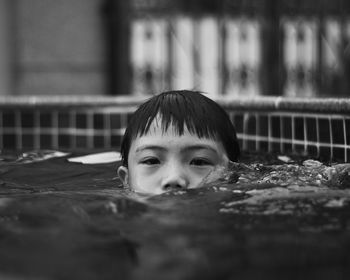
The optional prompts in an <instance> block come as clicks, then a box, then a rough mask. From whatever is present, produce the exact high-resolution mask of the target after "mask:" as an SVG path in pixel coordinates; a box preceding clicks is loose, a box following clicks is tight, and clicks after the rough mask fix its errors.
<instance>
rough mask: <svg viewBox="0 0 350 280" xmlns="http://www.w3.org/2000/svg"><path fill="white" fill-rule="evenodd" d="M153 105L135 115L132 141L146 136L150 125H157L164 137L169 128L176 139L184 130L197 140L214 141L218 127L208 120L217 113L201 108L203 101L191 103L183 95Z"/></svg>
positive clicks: (192, 101)
mask: <svg viewBox="0 0 350 280" xmlns="http://www.w3.org/2000/svg"><path fill="white" fill-rule="evenodd" d="M188 95H189V94H188ZM162 97H165V96H162ZM154 101H156V102H149V103H148V102H147V103H146V104H144V106H142V107H140V111H139V112H138V114H135V118H134V119H132V120H131V121H130V127H131V128H133V129H132V130H131V131H130V133H131V135H130V136H131V138H132V139H135V138H136V137H140V136H143V135H146V134H148V133H149V132H150V128H151V126H152V124H156V125H158V126H159V127H160V128H161V130H162V132H163V133H165V132H167V131H168V129H169V127H170V128H171V129H172V130H173V131H174V133H175V135H179V136H181V135H183V134H184V132H185V131H186V129H187V130H188V132H189V133H191V134H193V135H197V136H198V137H199V138H216V136H217V135H216V133H215V126H216V125H217V123H216V121H215V120H214V119H213V117H209V116H215V115H216V113H215V112H208V108H206V107H207V106H205V104H201V103H203V101H202V102H194V101H195V100H193V96H192V98H190V97H189V96H186V95H185V96H182V98H181V96H178V95H176V96H171V95H170V96H166V97H165V98H159V100H154Z"/></svg>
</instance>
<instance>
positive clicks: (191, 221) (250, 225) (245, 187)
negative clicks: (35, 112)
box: [0, 153, 350, 280]
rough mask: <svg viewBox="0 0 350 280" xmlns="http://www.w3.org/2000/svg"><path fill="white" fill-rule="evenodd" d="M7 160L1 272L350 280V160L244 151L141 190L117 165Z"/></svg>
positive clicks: (13, 275) (1, 202)
mask: <svg viewBox="0 0 350 280" xmlns="http://www.w3.org/2000/svg"><path fill="white" fill-rule="evenodd" d="M38 157H39V158H40V153H39V155H38ZM1 159H2V160H1V161H0V279H84V280H85V279H174V280H175V279H253V278H254V279H349V278H348V277H349V275H350V266H349V264H350V258H349V255H348V250H349V246H350V184H349V182H350V180H349V173H348V170H350V167H349V166H348V165H340V164H339V165H328V164H322V163H320V162H317V161H314V160H306V161H305V158H301V157H299V158H292V159H291V161H290V162H288V163H285V162H283V161H281V160H278V158H277V156H276V155H272V154H269V155H262V154H260V155H246V156H245V157H244V158H243V160H242V162H241V163H236V164H232V166H230V170H227V171H226V173H225V174H223V176H222V178H221V179H219V180H217V181H215V182H211V183H210V184H207V185H206V186H204V187H203V188H201V189H197V190H187V191H176V192H171V193H166V194H163V195H158V196H153V197H144V196H139V195H137V194H135V193H133V192H130V191H129V190H125V189H123V188H122V187H121V183H120V181H119V179H118V178H117V177H116V167H117V165H118V164H116V163H108V164H93V165H84V164H78V163H71V162H68V161H67V159H66V157H60V158H52V159H46V160H42V161H40V160H37V158H36V157H35V156H34V157H32V158H31V159H29V160H28V159H27V160H23V158H19V157H17V155H15V154H12V155H11V154H8V155H3V156H2V158H1ZM19 159H20V160H19Z"/></svg>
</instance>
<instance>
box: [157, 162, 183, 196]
mask: <svg viewBox="0 0 350 280" xmlns="http://www.w3.org/2000/svg"><path fill="white" fill-rule="evenodd" d="M165 172H166V174H164V177H163V181H162V188H163V189H164V190H172V189H173V190H176V189H186V188H187V187H188V180H187V177H186V174H185V173H186V172H185V171H184V170H183V169H182V167H179V166H177V167H176V166H169V168H167V170H166V171H165Z"/></svg>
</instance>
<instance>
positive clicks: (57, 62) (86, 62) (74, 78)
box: [11, 0, 106, 95]
mask: <svg viewBox="0 0 350 280" xmlns="http://www.w3.org/2000/svg"><path fill="white" fill-rule="evenodd" d="M11 1H15V5H13V6H12V9H13V10H14V11H12V12H14V14H15V22H16V28H15V29H14V30H13V31H12V32H14V34H15V46H13V47H14V48H15V50H16V62H15V76H14V77H13V78H14V80H15V83H14V89H13V93H14V94H15V95H48V94H49V95H72V94H74V95H82V94H84V95H102V94H104V93H105V84H106V82H105V79H106V75H105V71H106V70H105V61H104V57H105V55H104V51H105V50H104V49H105V47H104V38H103V37H104V32H103V16H102V4H103V0H74V1H71V0H44V1H43V0H29V1H28V0H11Z"/></svg>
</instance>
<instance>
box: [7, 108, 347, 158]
mask: <svg viewBox="0 0 350 280" xmlns="http://www.w3.org/2000/svg"><path fill="white" fill-rule="evenodd" d="M135 108H136V106H129V107H123V106H122V105H119V106H118V105H115V106H95V107H83V106H80V107H71V108H70V107H62V106H61V107H52V108H51V107H50V108H48V107H45V106H35V107H34V106H33V107H30V106H26V107H17V106H13V108H11V107H4V108H1V109H0V147H1V149H4V150H29V149H61V150H65V149H67V150H68V149H70V150H80V149H119V148H120V144H121V139H122V136H123V134H124V130H125V127H126V125H127V121H128V118H129V117H130V115H131V113H132V112H133V111H134V110H135ZM226 109H227V111H228V113H229V115H230V117H231V120H232V122H233V123H234V125H235V127H236V130H237V136H238V138H239V141H240V145H241V147H242V150H249V151H265V152H276V153H281V154H290V153H299V154H303V155H310V157H316V158H320V159H322V160H326V161H328V160H332V161H337V162H350V137H348V136H347V132H349V131H350V114H349V115H348V114H346V113H333V112H332V111H329V112H308V111H307V110H306V111H302V112H300V111H299V112H297V111H295V112H294V111H286V110H278V109H275V110H271V108H268V109H263V110H254V108H246V109H244V108H241V109H237V108H232V107H231V108H230V107H229V106H226Z"/></svg>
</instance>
